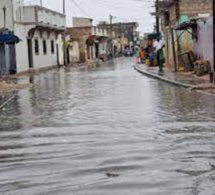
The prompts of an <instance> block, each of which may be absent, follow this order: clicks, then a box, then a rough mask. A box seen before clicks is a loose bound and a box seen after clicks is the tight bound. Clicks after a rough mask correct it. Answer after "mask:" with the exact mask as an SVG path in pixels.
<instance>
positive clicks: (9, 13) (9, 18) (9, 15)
mask: <svg viewBox="0 0 215 195" xmlns="http://www.w3.org/2000/svg"><path fill="white" fill-rule="evenodd" d="M3 7H5V8H6V28H8V29H9V30H13V29H14V27H13V5H12V0H1V4H0V28H3V27H4V12H3Z"/></svg>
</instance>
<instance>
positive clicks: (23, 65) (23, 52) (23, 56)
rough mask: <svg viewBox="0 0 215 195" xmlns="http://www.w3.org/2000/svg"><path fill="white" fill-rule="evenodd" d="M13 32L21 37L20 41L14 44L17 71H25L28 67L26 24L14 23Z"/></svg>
mask: <svg viewBox="0 0 215 195" xmlns="http://www.w3.org/2000/svg"><path fill="white" fill-rule="evenodd" d="M15 34H16V35H17V36H18V37H19V38H20V39H21V41H20V42H19V43H18V44H16V63H17V65H16V66H17V72H23V71H27V70H28V69H29V63H28V47H27V34H26V26H24V25H20V24H15Z"/></svg>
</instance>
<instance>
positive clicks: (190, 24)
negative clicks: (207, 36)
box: [175, 21, 197, 30]
mask: <svg viewBox="0 0 215 195" xmlns="http://www.w3.org/2000/svg"><path fill="white" fill-rule="evenodd" d="M196 27H197V24H196V22H195V21H188V22H183V23H182V24H180V25H178V26H177V27H175V30H188V29H194V28H196Z"/></svg>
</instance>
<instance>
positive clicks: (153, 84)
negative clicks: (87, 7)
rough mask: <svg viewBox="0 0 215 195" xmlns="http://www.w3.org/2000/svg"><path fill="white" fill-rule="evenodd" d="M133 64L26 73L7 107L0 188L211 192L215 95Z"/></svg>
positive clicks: (0, 129) (1, 130)
mask: <svg viewBox="0 0 215 195" xmlns="http://www.w3.org/2000/svg"><path fill="white" fill-rule="evenodd" d="M132 65H133V61H132V60H131V59H129V58H127V59H123V58H121V59H118V60H116V61H114V63H111V64H110V63H108V64H105V65H103V66H100V67H96V68H95V67H94V68H89V67H67V68H63V69H58V70H52V71H48V72H45V73H41V74H39V75H31V76H30V77H26V78H25V79H29V80H28V81H29V82H30V83H32V84H33V85H32V86H31V87H29V88H28V89H25V90H22V91H20V92H19V93H18V95H17V96H16V97H15V98H14V99H13V100H12V101H11V103H10V104H8V105H7V106H6V107H5V108H4V110H1V111H0V120H1V126H0V140H1V141H0V193H2V194H52V195H53V194H71V193H72V194H123V195H125V194H147V195H148V194H158V193H159V194H163V195H166V194H171V195H174V194H175V195H176V194H183V195H190V194H192V195H194V194H213V193H214V191H215V187H214V180H215V169H214V165H215V142H214V139H215V128H214V127H215V112H214V106H215V101H214V99H213V98H212V97H209V96H203V95H201V94H198V93H196V92H191V91H188V90H185V89H181V88H177V87H174V86H171V85H169V84H166V83H162V82H159V81H157V80H153V79H150V78H147V77H144V76H142V75H140V74H138V73H137V72H135V71H134V70H133V68H132Z"/></svg>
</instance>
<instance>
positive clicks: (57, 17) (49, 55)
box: [0, 0, 66, 72]
mask: <svg viewBox="0 0 215 195" xmlns="http://www.w3.org/2000/svg"><path fill="white" fill-rule="evenodd" d="M3 7H5V8H6V28H7V29H9V30H10V31H13V32H14V34H15V35H17V36H18V37H19V38H20V39H21V42H20V43H19V44H17V45H16V55H15V56H16V57H15V59H16V70H17V72H23V71H28V70H29V68H34V69H40V68H47V67H50V66H55V65H58V64H63V42H62V33H63V32H64V30H65V28H66V19H65V15H63V14H61V13H58V12H55V11H52V10H50V9H47V8H44V7H40V6H37V5H35V6H24V4H23V0H1V5H0V28H1V27H4V20H1V18H4V13H2V11H1V10H2V9H3Z"/></svg>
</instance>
